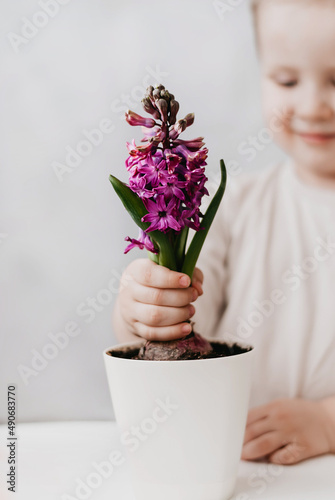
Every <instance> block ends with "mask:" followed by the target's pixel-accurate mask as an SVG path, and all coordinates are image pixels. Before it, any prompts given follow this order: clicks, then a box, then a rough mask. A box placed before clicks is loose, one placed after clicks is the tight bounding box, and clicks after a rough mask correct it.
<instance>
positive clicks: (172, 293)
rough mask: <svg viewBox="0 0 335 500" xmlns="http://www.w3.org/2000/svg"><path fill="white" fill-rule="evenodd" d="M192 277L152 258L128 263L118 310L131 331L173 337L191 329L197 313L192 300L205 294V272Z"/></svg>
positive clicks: (158, 337) (149, 337) (159, 337)
mask: <svg viewBox="0 0 335 500" xmlns="http://www.w3.org/2000/svg"><path fill="white" fill-rule="evenodd" d="M190 282H191V280H190V278H189V277H188V276H187V275H186V274H183V273H179V272H175V271H171V270H170V269H167V268H166V267H163V266H159V265H158V264H155V263H154V262H152V261H151V260H149V259H137V260H135V261H133V262H131V264H130V265H129V266H128V267H127V269H126V271H125V273H124V276H123V279H122V280H121V287H120V293H119V297H118V307H119V313H120V315H121V316H122V319H123V321H124V322H125V324H126V325H127V329H128V332H130V333H132V334H135V335H138V336H140V337H143V338H145V339H147V340H173V339H177V338H181V337H184V336H185V335H187V334H189V333H190V332H191V325H190V323H187V320H189V319H190V318H191V317H192V316H193V315H194V313H195V308H194V306H193V305H191V302H193V301H195V300H196V299H197V298H198V296H199V295H202V293H203V292H202V282H203V274H202V272H201V271H200V270H199V269H197V268H196V269H195V270H194V273H193V281H192V286H190Z"/></svg>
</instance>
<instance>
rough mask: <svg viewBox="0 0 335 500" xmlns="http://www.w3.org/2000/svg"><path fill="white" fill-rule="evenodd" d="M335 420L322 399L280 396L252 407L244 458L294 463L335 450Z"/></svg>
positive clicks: (243, 453)
mask: <svg viewBox="0 0 335 500" xmlns="http://www.w3.org/2000/svg"><path fill="white" fill-rule="evenodd" d="M334 434H335V428H334V421H332V420H331V419H330V418H329V413H328V412H327V410H326V408H325V407H324V406H323V403H322V400H321V401H309V400H303V399H278V400H275V401H272V402H271V403H269V404H267V405H264V406H260V407H258V408H253V409H251V410H250V411H249V415H248V420H247V426H246V431H245V436H244V444H243V450H242V459H244V460H255V459H257V458H261V457H262V458H263V457H267V458H268V461H269V462H272V463H275V464H284V465H288V464H295V463H297V462H301V461H302V460H305V459H307V458H310V457H314V456H316V455H323V454H325V453H332V452H333V453H334V451H333V440H334Z"/></svg>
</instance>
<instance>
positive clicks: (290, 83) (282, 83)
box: [278, 80, 298, 87]
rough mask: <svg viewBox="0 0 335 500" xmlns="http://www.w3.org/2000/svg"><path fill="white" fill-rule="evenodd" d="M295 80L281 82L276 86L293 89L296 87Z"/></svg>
mask: <svg viewBox="0 0 335 500" xmlns="http://www.w3.org/2000/svg"><path fill="white" fill-rule="evenodd" d="M297 83H298V82H297V80H289V81H287V82H281V81H279V82H278V84H279V85H281V86H282V87H295V85H297Z"/></svg>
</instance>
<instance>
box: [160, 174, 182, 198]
mask: <svg viewBox="0 0 335 500" xmlns="http://www.w3.org/2000/svg"><path fill="white" fill-rule="evenodd" d="M186 186H187V182H186V181H179V180H178V177H177V176H176V175H168V176H166V177H164V178H162V179H161V185H160V186H158V187H156V189H155V191H156V193H158V194H163V195H164V198H165V200H169V199H170V198H172V197H173V196H175V197H176V198H179V199H180V200H185V194H184V193H183V191H182V189H184V188H185V187H186Z"/></svg>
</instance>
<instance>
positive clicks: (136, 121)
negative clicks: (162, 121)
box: [125, 110, 156, 128]
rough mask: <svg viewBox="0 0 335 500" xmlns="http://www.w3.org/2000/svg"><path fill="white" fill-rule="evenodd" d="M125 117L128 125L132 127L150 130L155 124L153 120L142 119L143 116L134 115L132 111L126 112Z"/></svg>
mask: <svg viewBox="0 0 335 500" xmlns="http://www.w3.org/2000/svg"><path fill="white" fill-rule="evenodd" d="M125 115H126V120H127V122H128V123H129V125H133V126H135V127H136V126H138V125H142V126H143V127H147V128H152V127H154V126H155V125H156V122H155V120H154V119H153V118H144V117H143V116H140V115H138V114H137V113H134V111H130V110H128V111H127V112H126V114H125Z"/></svg>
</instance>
